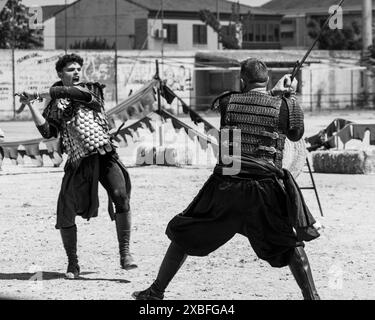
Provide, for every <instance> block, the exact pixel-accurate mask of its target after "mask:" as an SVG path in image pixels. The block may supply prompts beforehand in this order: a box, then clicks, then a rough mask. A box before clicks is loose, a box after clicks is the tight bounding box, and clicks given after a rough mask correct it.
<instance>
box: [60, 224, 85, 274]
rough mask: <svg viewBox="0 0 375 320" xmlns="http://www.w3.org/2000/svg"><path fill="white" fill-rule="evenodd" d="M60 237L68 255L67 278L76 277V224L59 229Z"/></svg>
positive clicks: (77, 268) (77, 269) (77, 271)
mask: <svg viewBox="0 0 375 320" xmlns="http://www.w3.org/2000/svg"><path fill="white" fill-rule="evenodd" d="M60 234H61V239H62V242H63V245H64V249H65V252H66V255H67V257H68V270H67V273H66V277H67V278H77V277H78V276H79V272H80V270H79V265H78V257H77V226H76V225H74V226H73V227H70V228H63V229H60Z"/></svg>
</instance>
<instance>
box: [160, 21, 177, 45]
mask: <svg viewBox="0 0 375 320" xmlns="http://www.w3.org/2000/svg"><path fill="white" fill-rule="evenodd" d="M163 29H166V30H167V38H166V39H165V40H164V41H165V42H166V43H175V44H177V24H163Z"/></svg>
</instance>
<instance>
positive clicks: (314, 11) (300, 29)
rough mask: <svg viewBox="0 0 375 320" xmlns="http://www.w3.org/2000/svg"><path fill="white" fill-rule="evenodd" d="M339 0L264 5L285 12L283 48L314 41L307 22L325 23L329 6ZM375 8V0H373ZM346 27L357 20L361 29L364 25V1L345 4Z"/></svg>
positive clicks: (278, 0) (292, 0)
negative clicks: (311, 20) (314, 20)
mask: <svg viewBox="0 0 375 320" xmlns="http://www.w3.org/2000/svg"><path fill="white" fill-rule="evenodd" d="M338 3H339V1H338V0H319V1H309V0H288V1H285V0H272V1H270V2H268V3H266V4H265V5H263V6H262V8H264V9H268V10H277V12H279V13H281V14H283V15H284V16H283V18H282V22H281V30H280V37H281V46H282V47H283V48H306V47H308V46H309V45H310V44H311V43H312V41H313V40H312V39H311V38H310V37H309V35H308V28H307V24H308V22H309V20H310V19H316V20H317V21H319V22H321V23H323V21H325V20H326V19H327V17H328V15H329V12H328V10H329V8H330V7H331V6H332V5H337V4H338ZM373 8H375V0H373ZM343 15H344V20H343V21H344V27H351V25H352V23H353V22H354V21H355V22H357V23H358V25H359V27H360V30H361V25H362V1H361V0H346V1H345V2H344V4H343Z"/></svg>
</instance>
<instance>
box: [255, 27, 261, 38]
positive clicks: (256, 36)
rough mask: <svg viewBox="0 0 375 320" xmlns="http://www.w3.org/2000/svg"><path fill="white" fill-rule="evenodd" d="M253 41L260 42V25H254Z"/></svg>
mask: <svg viewBox="0 0 375 320" xmlns="http://www.w3.org/2000/svg"><path fill="white" fill-rule="evenodd" d="M255 41H260V24H259V23H257V24H255Z"/></svg>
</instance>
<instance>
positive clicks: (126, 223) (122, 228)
mask: <svg viewBox="0 0 375 320" xmlns="http://www.w3.org/2000/svg"><path fill="white" fill-rule="evenodd" d="M115 221H116V231H117V240H118V244H119V251H120V265H121V268H122V269H125V270H131V269H135V268H137V265H136V264H135V263H134V259H133V257H132V255H131V254H130V251H129V245H130V228H131V213H130V211H129V212H127V213H125V212H124V213H118V214H116V218H115Z"/></svg>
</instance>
